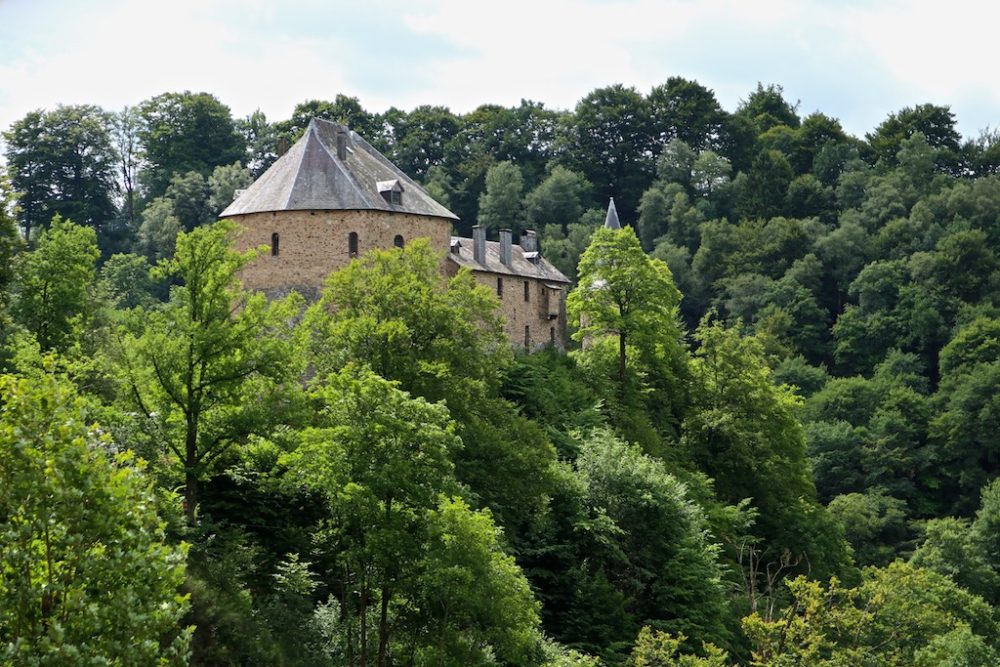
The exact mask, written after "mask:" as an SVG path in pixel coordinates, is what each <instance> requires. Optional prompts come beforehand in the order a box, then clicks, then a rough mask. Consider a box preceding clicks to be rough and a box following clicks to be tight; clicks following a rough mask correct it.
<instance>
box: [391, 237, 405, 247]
mask: <svg viewBox="0 0 1000 667" xmlns="http://www.w3.org/2000/svg"><path fill="white" fill-rule="evenodd" d="M392 245H394V246H396V247H397V248H402V247H403V235H402V234H396V238H394V239H393V240H392Z"/></svg>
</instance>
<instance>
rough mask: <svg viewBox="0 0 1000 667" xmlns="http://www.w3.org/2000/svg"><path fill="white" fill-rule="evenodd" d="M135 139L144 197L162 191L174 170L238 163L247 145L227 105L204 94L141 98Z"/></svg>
mask: <svg viewBox="0 0 1000 667" xmlns="http://www.w3.org/2000/svg"><path fill="white" fill-rule="evenodd" d="M138 114H139V117H140V119H141V126H140V130H139V139H140V141H141V142H142V148H143V154H144V155H145V158H146V162H147V166H146V168H145V169H144V170H143V172H142V174H141V180H142V183H143V185H144V186H145V194H146V196H147V197H148V198H150V199H152V198H154V197H159V196H161V195H163V194H164V193H165V192H166V190H167V186H168V185H170V180H171V179H172V178H173V177H174V175H175V174H186V173H187V172H191V171H195V172H198V173H199V174H200V175H201V176H202V177H206V178H207V177H208V176H209V175H210V174H211V173H212V170H213V169H215V168H216V167H220V166H223V165H227V164H232V163H233V162H242V161H243V159H244V157H245V152H246V147H245V145H244V143H243V138H242V137H241V136H240V134H239V132H237V130H236V123H235V122H234V121H233V117H232V114H231V113H230V111H229V107H227V106H226V105H224V104H222V103H221V102H220V101H219V100H218V99H216V98H215V96H214V95H210V94H208V93H192V92H189V91H185V92H183V93H163V94H162V95H157V96H156V97H153V98H151V99H148V100H146V101H145V102H142V103H141V104H140V105H139V107H138Z"/></svg>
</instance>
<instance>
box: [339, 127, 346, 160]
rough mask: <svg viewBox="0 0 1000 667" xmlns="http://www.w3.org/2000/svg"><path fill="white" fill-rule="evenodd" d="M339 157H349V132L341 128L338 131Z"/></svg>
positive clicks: (342, 158)
mask: <svg viewBox="0 0 1000 667" xmlns="http://www.w3.org/2000/svg"><path fill="white" fill-rule="evenodd" d="M337 158H338V159H340V160H346V159H347V132H345V131H344V130H340V131H338V132H337Z"/></svg>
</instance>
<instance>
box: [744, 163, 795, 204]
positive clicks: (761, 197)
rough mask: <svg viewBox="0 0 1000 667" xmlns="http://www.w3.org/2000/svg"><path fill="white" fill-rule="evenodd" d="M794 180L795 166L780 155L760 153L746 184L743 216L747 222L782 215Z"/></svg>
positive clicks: (751, 168) (751, 167) (752, 165)
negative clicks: (793, 170) (748, 219)
mask: <svg viewBox="0 0 1000 667" xmlns="http://www.w3.org/2000/svg"><path fill="white" fill-rule="evenodd" d="M793 177H794V174H793V173H792V166H791V165H790V164H789V163H788V160H787V159H786V158H785V156H784V155H782V154H781V153H780V152H779V151H775V150H763V151H761V152H760V153H758V154H757V157H755V158H754V159H753V163H752V164H751V165H750V172H749V173H748V174H747V180H746V182H745V183H744V184H743V194H742V197H741V199H740V214H741V215H743V216H744V217H748V218H771V217H774V216H776V215H780V214H781V212H782V211H783V210H784V207H785V198H786V197H787V196H788V186H789V185H790V184H791V182H792V178H793Z"/></svg>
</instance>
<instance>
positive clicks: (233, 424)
mask: <svg viewBox="0 0 1000 667" xmlns="http://www.w3.org/2000/svg"><path fill="white" fill-rule="evenodd" d="M231 233H232V227H231V226H230V225H228V224H224V223H219V224H217V225H214V226H211V227H200V228H198V229H196V230H194V231H192V232H190V233H181V234H180V235H179V236H178V237H177V252H176V254H175V255H174V257H173V258H172V259H170V260H164V261H163V262H161V263H160V265H159V266H158V267H157V273H156V275H157V276H158V277H161V278H173V279H175V280H177V281H179V282H180V283H181V285H180V286H178V287H175V288H174V289H173V290H172V292H171V295H170V301H169V302H168V303H166V304H164V305H163V306H162V307H157V308H152V309H149V310H137V311H134V312H133V313H132V314H131V318H130V320H129V322H128V323H127V325H126V327H125V329H124V330H123V331H122V332H121V335H120V338H121V341H122V346H121V355H122V356H121V359H120V362H119V363H120V368H119V370H120V372H121V375H122V378H121V379H122V382H123V385H124V386H123V389H122V392H121V394H122V400H123V401H124V402H125V403H127V404H128V405H129V406H130V408H131V409H132V410H137V411H139V412H140V414H142V415H144V416H145V417H146V418H147V419H149V420H152V422H153V423H155V424H157V428H158V429H160V430H161V431H162V436H163V440H164V441H163V442H161V443H158V444H160V445H162V446H164V447H165V448H166V449H167V450H168V452H169V453H170V454H172V455H173V457H176V463H177V464H178V466H179V469H180V473H181V475H182V477H183V485H184V498H185V505H186V511H187V516H188V520H189V521H190V522H194V520H195V517H196V513H197V508H198V502H199V494H198V487H199V483H200V481H201V480H202V479H203V478H204V477H205V476H206V474H207V473H208V472H209V471H210V470H211V469H212V467H213V465H214V464H216V463H217V462H218V461H219V459H220V457H222V456H223V455H224V454H225V453H226V452H227V451H228V450H229V449H230V448H231V447H232V446H233V445H235V444H238V443H240V442H243V441H245V439H246V438H247V436H249V435H250V434H251V433H266V432H267V429H268V427H269V425H271V424H273V423H274V421H275V420H276V419H278V418H280V416H281V415H282V411H287V410H289V409H290V408H289V404H290V402H291V401H292V400H293V399H294V396H295V393H296V392H295V384H296V382H297V381H298V374H297V370H298V366H299V364H298V363H297V356H296V353H295V345H294V344H293V341H292V340H291V331H290V329H291V326H292V324H291V321H292V319H293V316H294V315H295V314H296V312H297V311H298V310H299V308H300V301H299V300H297V299H295V298H288V299H285V300H281V301H272V302H268V301H267V299H266V298H265V297H264V295H262V294H250V293H248V292H245V291H243V290H242V289H241V288H240V285H239V280H238V277H237V273H238V271H239V270H240V269H241V268H242V267H243V266H245V265H246V264H247V263H248V262H249V261H251V260H252V258H253V257H254V255H255V253H254V252H253V251H250V252H247V253H243V254H240V253H236V252H234V251H233V250H231V249H230V246H229V239H230V234H231Z"/></svg>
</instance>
